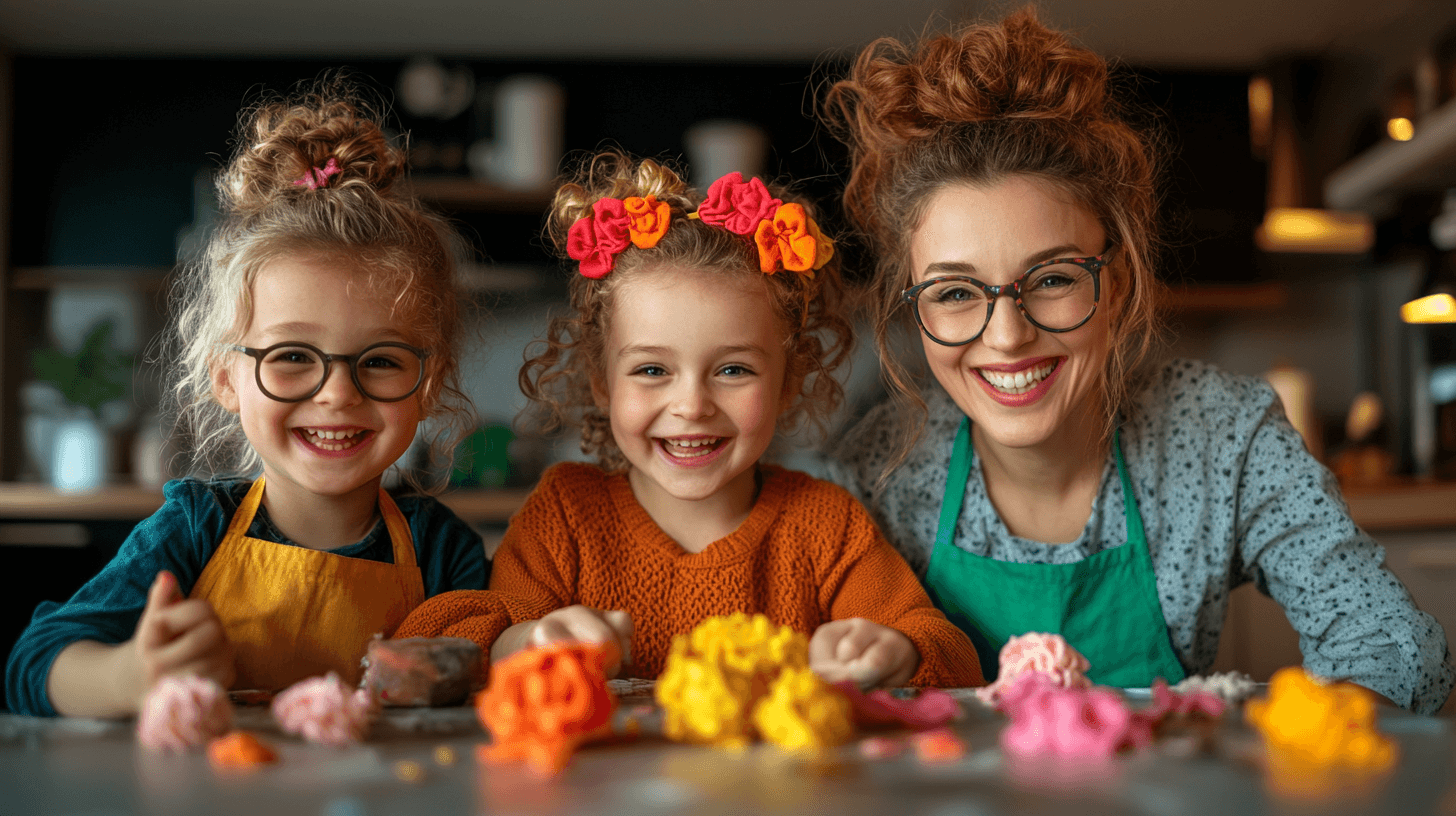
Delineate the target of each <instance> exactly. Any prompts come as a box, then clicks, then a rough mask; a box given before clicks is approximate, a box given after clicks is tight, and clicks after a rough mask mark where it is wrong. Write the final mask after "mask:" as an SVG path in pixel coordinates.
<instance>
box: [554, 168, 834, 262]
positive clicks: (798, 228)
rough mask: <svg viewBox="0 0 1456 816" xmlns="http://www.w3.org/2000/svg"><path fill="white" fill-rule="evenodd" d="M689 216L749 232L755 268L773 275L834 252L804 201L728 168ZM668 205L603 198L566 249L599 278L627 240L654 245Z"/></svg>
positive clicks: (650, 200)
mask: <svg viewBox="0 0 1456 816" xmlns="http://www.w3.org/2000/svg"><path fill="white" fill-rule="evenodd" d="M688 218H690V219H694V218H695V219H698V220H700V221H702V222H703V223H704V224H708V225H709V226H714V227H721V228H723V229H726V230H728V231H729V232H731V233H734V234H735V235H752V236H753V242H754V245H755V246H756V247H757V248H758V267H759V270H760V271H762V272H764V273H765V274H768V275H772V274H774V273H776V272H779V271H780V270H788V271H790V272H798V273H799V274H802V275H809V276H811V277H812V276H813V274H814V271H815V270H817V269H822V268H823V267H824V265H825V264H827V263H829V260H830V259H831V258H833V257H834V242H833V241H831V240H830V239H829V238H828V237H827V236H826V235H824V233H823V232H822V231H820V229H819V225H818V224H817V223H815V221H814V219H813V218H810V217H809V214H808V213H807V212H805V211H804V208H803V206H802V205H799V204H794V203H788V204H785V203H784V202H782V201H780V200H779V199H777V198H774V197H773V194H772V193H770V192H769V190H768V187H766V186H765V185H764V183H763V182H762V181H761V180H759V179H757V178H753V179H749V180H747V181H745V180H744V179H743V174H742V173H737V172H734V173H729V174H728V175H726V176H724V177H722V178H720V179H718V180H717V181H715V182H713V183H712V185H710V186H709V187H708V196H707V198H706V199H705V200H704V201H703V203H702V204H701V205H700V206H699V207H698V211H697V212H695V213H689V214H688ZM671 220H672V218H671V208H669V207H668V205H667V203H666V202H660V201H658V200H657V198H656V196H647V197H645V198H639V197H636V196H633V197H631V198H627V199H616V198H603V199H600V200H598V201H597V202H596V203H595V204H593V205H592V214H591V215H589V216H586V217H585V218H582V219H580V220H578V221H577V222H576V223H575V224H572V225H571V229H570V230H569V231H568V232H567V235H566V254H567V255H568V256H570V257H571V259H572V260H574V261H577V262H578V264H579V266H580V269H581V274H583V275H585V276H586V277H588V278H601V277H604V276H605V275H606V274H607V273H608V272H611V271H612V269H613V267H614V266H616V262H617V256H618V255H619V254H621V253H622V252H623V251H624V250H626V249H627V246H628V244H631V245H633V246H636V247H639V248H641V249H651V248H653V247H655V246H657V242H658V241H660V240H662V236H663V235H664V234H666V233H667V228H668V225H669V223H670V222H671Z"/></svg>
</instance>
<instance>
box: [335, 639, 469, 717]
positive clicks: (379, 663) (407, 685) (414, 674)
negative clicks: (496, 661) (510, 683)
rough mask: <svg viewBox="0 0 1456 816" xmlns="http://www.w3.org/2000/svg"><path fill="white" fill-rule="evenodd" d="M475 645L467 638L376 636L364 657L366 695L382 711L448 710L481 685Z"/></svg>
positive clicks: (363, 686) (363, 683)
mask: <svg viewBox="0 0 1456 816" xmlns="http://www.w3.org/2000/svg"><path fill="white" fill-rule="evenodd" d="M482 669H483V664H482V663H481V651H480V646H478V645H476V643H475V641H473V640H469V639H467V638H457V637H439V638H399V639H394V640H385V639H383V638H379V637H376V638H374V639H373V640H371V641H370V642H369V648H368V650H367V651H366V652H365V654H364V679H363V680H361V681H360V683H359V685H360V687H361V688H363V689H365V690H367V691H368V692H369V693H370V695H371V696H373V697H374V699H376V700H377V701H379V703H380V704H381V705H386V706H453V705H458V704H460V703H462V702H464V701H465V700H466V698H468V697H469V696H470V692H472V691H474V690H475V689H476V688H477V687H478V685H479V682H480V679H481V677H482V675H483V674H484V672H483V671H482Z"/></svg>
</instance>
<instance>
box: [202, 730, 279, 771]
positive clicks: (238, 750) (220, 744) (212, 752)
mask: <svg viewBox="0 0 1456 816" xmlns="http://www.w3.org/2000/svg"><path fill="white" fill-rule="evenodd" d="M277 759H278V755H277V754H276V753H274V752H273V749H272V748H269V747H268V746H267V745H264V744H263V743H262V742H259V741H258V738H257V737H255V736H253V735H252V734H249V733H248V732H247V731H234V732H232V733H231V734H228V735H227V736H225V737H218V738H217V739H215V740H213V741H212V742H210V743H208V744H207V761H208V762H210V763H212V767H214V768H216V769H218V770H227V769H232V770H246V769H249V768H256V767H257V766H259V765H266V764H268V763H270V762H275V761H277Z"/></svg>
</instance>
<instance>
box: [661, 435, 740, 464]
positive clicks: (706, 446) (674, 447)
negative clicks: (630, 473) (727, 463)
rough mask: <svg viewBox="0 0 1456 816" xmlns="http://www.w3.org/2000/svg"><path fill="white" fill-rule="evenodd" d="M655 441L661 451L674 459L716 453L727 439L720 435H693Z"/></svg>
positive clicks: (693, 457) (701, 456) (692, 457)
mask: <svg viewBox="0 0 1456 816" xmlns="http://www.w3.org/2000/svg"><path fill="white" fill-rule="evenodd" d="M657 441H658V444H659V445H660V446H661V447H662V450H663V452H664V453H666V454H667V455H668V456H671V457H672V458H674V459H701V458H703V457H705V456H711V455H712V454H714V453H716V452H717V451H718V450H719V448H721V447H722V445H723V443H724V442H726V441H727V439H726V438H725V437H721V436H694V437H678V438H675V439H666V438H664V439H659V440H657Z"/></svg>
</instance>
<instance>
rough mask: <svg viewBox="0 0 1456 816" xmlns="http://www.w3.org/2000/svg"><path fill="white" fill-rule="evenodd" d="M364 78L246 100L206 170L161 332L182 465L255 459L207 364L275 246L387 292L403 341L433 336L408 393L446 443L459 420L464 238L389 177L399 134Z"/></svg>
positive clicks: (463, 405) (252, 462)
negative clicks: (212, 223) (172, 317)
mask: <svg viewBox="0 0 1456 816" xmlns="http://www.w3.org/2000/svg"><path fill="white" fill-rule="evenodd" d="M368 99H369V97H367V96H366V95H365V94H364V92H363V91H361V90H360V89H359V88H357V87H356V86H355V85H354V84H353V83H352V82H350V81H349V80H347V79H346V78H344V77H342V76H339V75H333V76H329V77H325V78H324V79H321V80H319V81H317V82H315V83H314V84H313V85H312V86H311V88H310V89H309V90H306V91H303V92H300V93H298V94H296V95H294V96H291V97H282V96H270V97H268V98H266V99H264V100H262V101H260V102H258V103H257V104H254V105H252V106H250V107H249V108H247V109H245V110H244V111H243V113H242V116H241V118H240V123H239V126H238V131H237V137H236V143H235V146H234V152H233V156H232V158H231V160H230V161H229V162H228V164H227V166H226V167H224V168H223V169H222V170H221V171H220V172H219V173H218V176H217V191H218V198H219V203H220V210H221V212H220V215H221V218H220V220H219V222H218V223H217V225H216V227H215V228H214V229H213V231H212V233H211V235H210V237H209V239H208V243H207V247H206V250H205V252H204V253H203V256H202V257H201V258H200V259H197V260H195V261H194V262H192V263H188V264H186V265H184V266H183V267H181V268H180V269H179V272H178V277H177V280H176V283H175V284H174V287H173V291H172V301H173V310H174V313H175V314H176V315H177V320H176V323H175V325H174V326H173V327H171V329H170V332H169V336H168V338H167V342H168V344H169V351H170V352H171V354H172V356H173V357H174V358H175V359H176V360H178V361H179V365H177V366H176V367H175V374H174V377H175V380H174V382H173V383H172V384H171V388H172V392H173V395H174V397H175V398H176V401H177V407H176V410H177V411H178V429H179V431H180V432H181V434H182V436H183V438H184V439H186V440H187V442H188V447H189V448H190V449H191V450H193V451H195V452H196V454H195V455H196V457H197V461H195V462H193V463H191V467H192V469H193V470H195V471H197V472H203V473H212V474H217V473H227V472H242V473H247V472H252V471H255V470H256V469H257V468H258V466H259V465H260V461H259V459H258V456H257V453H256V452H255V451H254V450H253V449H252V448H251V447H250V446H249V445H248V444H247V439H246V437H244V435H243V433H242V430H241V427H240V425H239V423H238V421H237V417H236V416H234V415H232V414H229V413H228V412H227V411H225V410H224V409H223V408H222V406H221V405H219V404H218V402H217V401H216V399H215V398H214V395H213V392H212V387H213V385H212V373H213V371H214V369H215V368H216V367H218V366H220V365H222V362H223V355H225V354H228V353H229V352H228V351H227V348H228V346H229V344H233V343H236V342H237V341H238V338H240V337H241V336H243V335H244V334H245V333H246V332H247V331H248V328H249V326H250V325H251V322H252V320H253V300H252V290H253V281H254V280H255V279H256V277H257V275H258V274H259V272H260V271H261V270H262V269H263V268H264V267H266V266H267V265H268V264H269V263H271V262H272V261H274V260H276V259H278V258H281V257H295V256H303V257H307V258H311V259H324V260H326V261H327V262H329V263H332V264H337V265H340V266H344V267H348V268H350V269H351V270H352V271H354V272H357V273H358V274H359V275H360V280H361V288H360V290H359V295H360V296H361V297H377V298H379V299H381V301H382V302H384V303H387V304H388V305H389V307H390V308H391V309H392V311H393V314H394V315H395V316H396V318H397V320H398V324H399V326H400V327H401V329H402V331H403V332H404V334H405V335H406V337H407V339H408V340H409V342H411V343H412V344H414V345H418V346H420V347H422V348H427V349H430V352H431V353H430V356H429V357H428V359H427V360H426V363H425V380H424V382H423V383H422V384H421V386H420V391H419V395H420V396H419V398H420V400H421V404H422V406H423V407H424V408H425V410H426V412H427V415H429V416H431V417H433V418H435V419H436V420H439V421H438V422H436V423H435V424H434V430H436V431H438V433H437V434H436V439H435V441H436V444H435V445H433V446H432V447H433V449H432V453H434V454H435V455H437V456H440V457H443V455H445V454H447V453H448V451H449V449H450V448H451V447H453V439H452V438H451V437H453V436H454V435H455V434H456V433H458V432H459V431H460V430H462V429H463V428H464V427H465V426H467V425H468V424H470V416H469V415H470V413H471V409H470V402H469V399H468V398H467V397H466V396H465V395H464V394H463V393H462V392H461V390H460V388H459V343H460V340H461V336H462V333H463V332H462V317H461V310H460V304H461V293H460V291H459V288H458V285H457V284H458V282H457V280H456V268H457V259H458V258H459V257H460V255H461V254H462V253H461V249H462V247H463V245H464V244H463V241H461V239H460V237H459V236H458V234H457V233H456V232H455V230H454V229H453V228H452V227H451V226H450V225H449V224H448V223H447V222H446V221H445V220H444V219H442V218H441V217H440V216H439V215H437V214H435V213H433V212H431V211H429V210H428V209H426V208H425V207H424V206H423V205H421V204H420V202H419V201H417V200H416V199H415V198H414V197H413V196H412V195H410V194H409V192H408V189H407V188H406V187H405V185H402V184H400V183H399V182H400V181H401V180H402V177H403V175H404V173H405V171H406V156H405V152H404V150H403V149H402V147H401V146H400V145H398V144H396V143H395V142H394V141H393V140H392V139H390V138H389V137H388V136H387V135H386V133H385V131H384V129H383V126H382V124H381V122H382V119H383V117H382V113H381V111H380V110H378V108H377V107H376V106H375V105H373V104H371V103H370V102H369V101H368Z"/></svg>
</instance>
